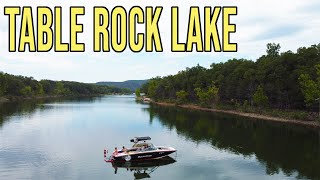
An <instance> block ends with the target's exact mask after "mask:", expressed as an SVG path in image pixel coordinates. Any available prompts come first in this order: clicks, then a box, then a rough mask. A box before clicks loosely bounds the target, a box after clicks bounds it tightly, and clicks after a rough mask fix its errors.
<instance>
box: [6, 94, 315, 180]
mask: <svg viewBox="0 0 320 180" xmlns="http://www.w3.org/2000/svg"><path fill="white" fill-rule="evenodd" d="M146 135H148V136H151V137H152V140H153V143H154V144H155V145H166V146H173V147H175V148H176V149H177V150H178V153H177V154H173V155H172V156H171V157H172V158H171V159H166V160H164V161H156V162H147V163H144V162H142V163H127V164H119V165H112V164H110V163H106V162H104V161H103V150H104V149H109V151H111V150H113V149H114V147H116V146H117V147H122V146H123V145H124V146H127V147H130V146H131V143H130V142H129V139H130V138H132V137H134V136H146ZM148 177H149V178H150V177H151V179H161V180H162V179H175V180H176V179H190V180H191V179H192V180H194V179H246V180H247V179H259V180H261V179H320V133H319V131H318V130H312V129H307V128H302V127H296V126H291V125H290V126H289V125H283V124H277V123H276V124H275V123H270V122H265V121H259V120H254V119H245V118H242V117H237V116H231V115H226V114H214V113H205V112H198V111H190V110H183V109H177V108H172V107H171V108H168V107H159V106H153V105H147V104H140V103H137V102H135V99H134V97H133V96H105V97H99V98H81V99H69V100H51V101H42V102H40V101H26V102H20V103H19V104H16V103H9V104H2V105H0V179H140V178H148Z"/></svg>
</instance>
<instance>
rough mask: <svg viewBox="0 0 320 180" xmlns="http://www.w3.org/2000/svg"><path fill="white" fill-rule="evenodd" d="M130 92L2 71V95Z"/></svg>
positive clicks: (0, 85)
mask: <svg viewBox="0 0 320 180" xmlns="http://www.w3.org/2000/svg"><path fill="white" fill-rule="evenodd" d="M130 92H131V91H130V90H129V89H122V88H117V87H111V86H101V85H95V84H88V83H80V82H70V81H52V80H41V81H37V80H35V79H34V78H32V77H25V76H16V75H11V74H7V73H3V72H0V97H1V96H22V97H23V96H24V97H29V96H44V95H59V96H70V95H72V96H76V95H94V94H96V95H97V94H109V93H130Z"/></svg>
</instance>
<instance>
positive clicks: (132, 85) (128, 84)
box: [96, 80, 148, 92]
mask: <svg viewBox="0 0 320 180" xmlns="http://www.w3.org/2000/svg"><path fill="white" fill-rule="evenodd" d="M147 82H148V80H128V81H123V82H108V81H106V82H97V83H96V84H97V85H107V86H114V87H118V88H128V89H130V90H131V91H133V92H134V91H135V90H136V89H137V88H141V86H142V85H143V84H145V83H147Z"/></svg>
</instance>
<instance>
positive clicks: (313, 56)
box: [141, 43, 320, 110]
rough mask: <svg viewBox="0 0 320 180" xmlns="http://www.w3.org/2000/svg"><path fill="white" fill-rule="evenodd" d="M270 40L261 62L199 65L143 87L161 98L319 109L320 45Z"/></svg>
mask: <svg viewBox="0 0 320 180" xmlns="http://www.w3.org/2000/svg"><path fill="white" fill-rule="evenodd" d="M280 48H281V47H280V45H279V44H275V43H269V44H267V50H266V52H267V54H266V55H263V56H261V57H260V58H258V59H257V60H256V61H252V60H247V59H231V60H228V61H227V62H223V63H217V64H216V63H213V64H212V65H211V66H210V68H204V67H201V66H199V65H198V66H195V67H192V68H187V69H186V70H183V71H180V72H179V73H178V74H176V75H169V76H166V77H162V78H161V77H156V78H153V79H151V80H150V81H149V82H148V83H146V84H145V85H144V86H143V87H142V88H141V92H145V93H146V94H147V95H148V96H150V97H151V98H153V99H154V100H156V101H170V102H175V103H193V104H200V105H203V106H210V107H212V106H214V105H215V104H219V103H224V104H229V105H230V104H231V105H237V106H250V107H251V106H255V107H259V108H263V107H269V108H274V109H308V110H316V108H317V107H318V104H317V100H316V99H317V98H319V97H320V44H318V45H312V46H310V47H301V48H299V49H298V50H297V52H296V53H295V52H292V51H287V52H283V53H280Z"/></svg>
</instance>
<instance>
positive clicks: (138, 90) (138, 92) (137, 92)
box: [136, 89, 141, 97]
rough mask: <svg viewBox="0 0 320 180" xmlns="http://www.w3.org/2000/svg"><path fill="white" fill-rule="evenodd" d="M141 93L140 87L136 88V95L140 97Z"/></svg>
mask: <svg viewBox="0 0 320 180" xmlns="http://www.w3.org/2000/svg"><path fill="white" fill-rule="evenodd" d="M140 96H141V94H140V89H136V97H140Z"/></svg>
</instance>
